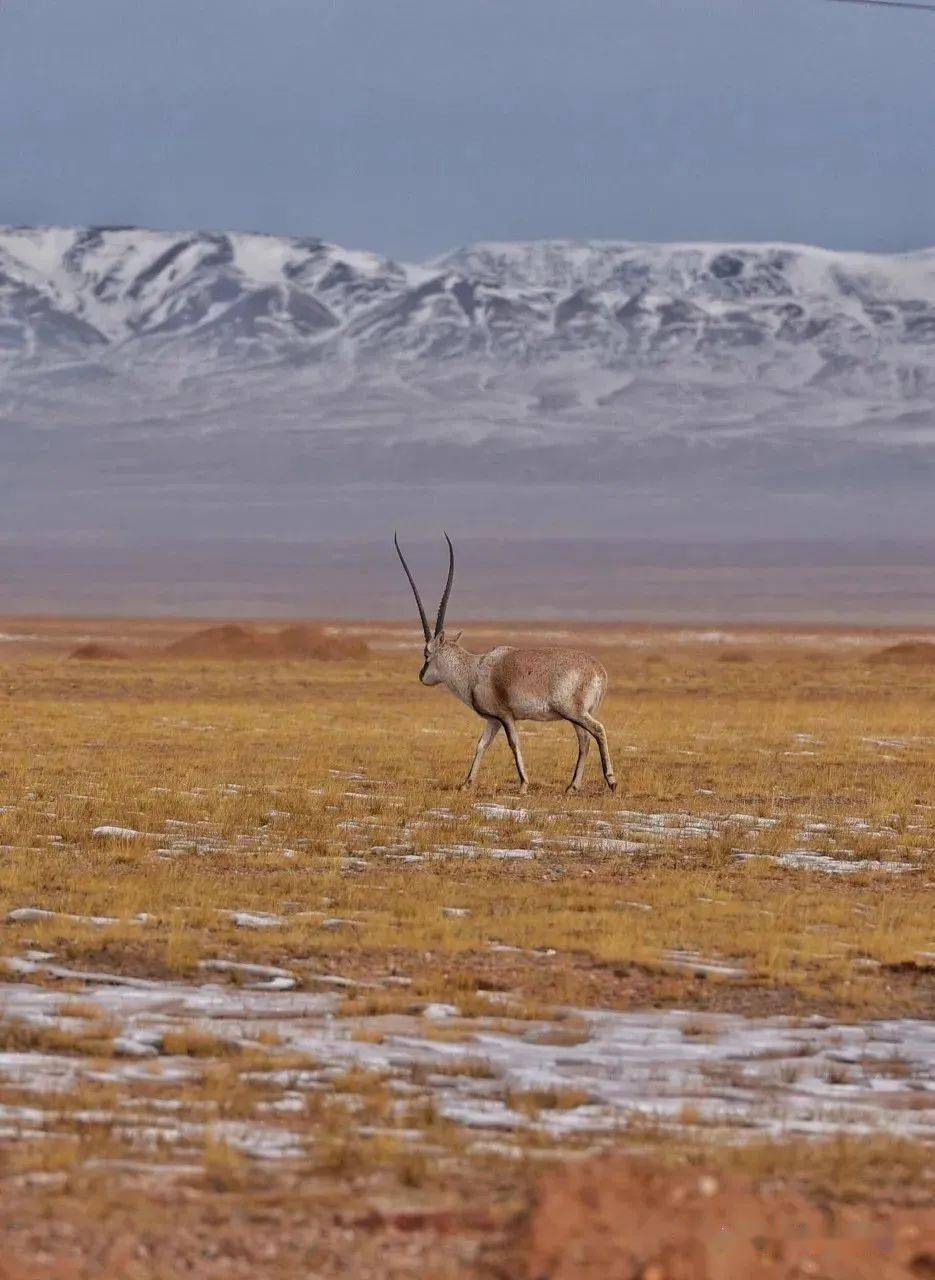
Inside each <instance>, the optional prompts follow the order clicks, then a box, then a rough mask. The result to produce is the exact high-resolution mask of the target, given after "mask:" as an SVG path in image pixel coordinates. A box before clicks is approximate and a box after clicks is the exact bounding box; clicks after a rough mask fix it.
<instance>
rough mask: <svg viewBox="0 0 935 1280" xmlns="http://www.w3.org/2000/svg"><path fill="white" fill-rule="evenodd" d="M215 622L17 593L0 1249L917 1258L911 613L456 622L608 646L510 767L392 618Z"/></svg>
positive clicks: (76, 1271)
mask: <svg viewBox="0 0 935 1280" xmlns="http://www.w3.org/2000/svg"><path fill="white" fill-rule="evenodd" d="M202 625H203V624H200V623H198V622H197V621H191V620H189V621H185V620H161V621H158V622H149V621H145V620H125V619H120V620H74V619H42V618H32V619H25V618H11V619H0V729H2V742H0V921H2V923H0V1186H2V1191H3V1194H2V1197H0V1235H2V1238H3V1240H4V1246H5V1247H4V1250H3V1254H2V1258H0V1276H5V1275H7V1276H10V1277H20V1276H23V1277H30V1278H32V1277H33V1276H36V1277H38V1276H43V1277H44V1276H54V1277H59V1276H60V1277H62V1278H63V1280H64V1277H69V1278H70V1277H72V1276H74V1277H79V1276H80V1277H84V1276H89V1277H90V1276H92V1275H93V1276H103V1277H108V1276H111V1275H113V1276H114V1277H118V1276H119V1277H123V1276H127V1277H131V1278H132V1277H137V1276H138V1277H140V1278H141V1280H144V1278H145V1280H149V1278H150V1277H153V1278H156V1277H162V1276H168V1275H170V1274H172V1275H176V1274H177V1273H178V1270H179V1268H180V1267H183V1266H184V1267H185V1268H187V1269H188V1270H189V1271H190V1272H191V1273H192V1275H193V1276H218V1277H220V1276H225V1277H227V1276H238V1275H241V1274H243V1275H251V1276H270V1277H278V1276H280V1275H283V1276H285V1275H290V1276H294V1275H297V1274H298V1275H304V1274H307V1275H310V1276H321V1277H331V1276H335V1277H336V1276H349V1277H351V1278H352V1280H356V1278H358V1277H360V1278H363V1277H368V1276H371V1275H372V1276H390V1277H397V1276H398V1277H409V1276H415V1275H417V1274H418V1275H419V1276H420V1277H423V1278H425V1277H428V1278H429V1280H432V1278H433V1277H436V1276H437V1277H439V1280H448V1278H449V1277H475V1276H477V1277H481V1276H490V1275H497V1276H505V1275H509V1276H514V1275H515V1276H516V1277H518V1278H519V1280H522V1278H524V1277H526V1276H527V1275H528V1276H529V1277H533V1276H537V1277H538V1276H540V1275H541V1276H550V1277H554V1278H555V1280H570V1278H571V1277H578V1276H580V1277H582V1280H583V1278H584V1277H590V1276H592V1275H593V1276H595V1277H597V1276H609V1277H615V1276H617V1275H620V1276H627V1277H629V1276H634V1277H637V1276H641V1277H643V1280H665V1278H666V1277H671V1280H678V1278H679V1277H685V1278H686V1280H688V1278H689V1277H691V1280H694V1278H695V1277H701V1276H709V1275H710V1276H711V1280H715V1277H717V1280H720V1278H721V1277H728V1276H730V1277H733V1276H737V1277H738V1278H739V1277H741V1276H742V1277H746V1276H747V1275H748V1274H762V1275H763V1276H764V1277H766V1276H773V1275H775V1276H777V1277H778V1276H786V1275H789V1276H792V1275H803V1276H804V1275H828V1276H834V1277H838V1276H840V1277H845V1276H862V1275H864V1274H869V1271H868V1270H867V1268H868V1267H869V1265H870V1263H869V1261H868V1260H869V1259H875V1258H876V1257H877V1255H876V1254H874V1249H876V1248H877V1244H878V1243H879V1241H880V1240H881V1239H883V1238H884V1237H885V1239H891V1240H897V1239H898V1241H901V1242H902V1243H900V1244H899V1247H898V1248H896V1246H895V1245H893V1246H892V1248H890V1249H889V1253H887V1252H886V1249H885V1248H884V1246H883V1245H880V1248H881V1249H883V1252H882V1253H879V1258H880V1261H879V1265H876V1264H875V1271H874V1274H875V1275H876V1276H882V1277H889V1276H892V1277H894V1280H895V1278H896V1277H902V1276H904V1275H906V1276H923V1277H924V1276H928V1275H933V1274H935V1263H932V1262H931V1261H926V1258H930V1246H929V1245H928V1244H925V1246H924V1247H923V1246H922V1245H918V1247H916V1244H914V1243H913V1241H916V1242H917V1241H919V1240H925V1241H927V1240H928V1238H929V1237H928V1236H927V1235H926V1234H925V1233H926V1232H930V1231H931V1222H930V1220H929V1219H927V1218H926V1217H924V1209H925V1206H926V1205H927V1204H931V1202H932V1195H933V1181H932V1177H933V1174H932V1170H933V1161H932V1159H931V1155H932V1147H933V1143H935V928H933V920H935V771H933V768H932V765H933V763H935V729H933V714H932V713H933V705H935V699H933V695H935V666H933V665H932V664H930V663H928V662H926V661H922V660H920V658H919V653H920V649H919V645H920V644H925V643H927V642H930V641H931V639H932V637H931V636H930V635H927V634H926V633H924V632H922V631H917V630H916V631H905V632H898V631H887V632H883V631H874V632H870V631H860V630H856V629H848V628H813V627H809V628H805V629H797V628H794V627H784V628H781V629H768V628H763V627H730V626H725V627H720V628H716V629H711V630H704V631H698V630H693V629H690V628H679V627H664V628H653V627H649V626H645V625H639V626H613V627H610V626H606V627H596V626H595V627H586V628H580V629H576V628H565V627H557V626H554V625H550V626H548V627H546V626H537V627H528V628H527V627H523V626H520V625H519V624H510V625H509V626H508V627H501V628H497V629H495V628H492V627H484V626H476V627H473V628H471V629H470V631H469V633H468V634H467V635H466V636H465V642H466V643H468V644H469V645H470V646H471V647H475V648H481V647H484V646H486V645H489V644H491V643H493V642H494V641H495V640H506V641H507V642H514V643H515V642H517V641H519V640H521V638H522V637H523V636H524V635H527V636H535V640H536V642H537V643H543V642H546V641H547V640H551V639H554V640H555V641H556V642H559V643H566V642H568V640H569V639H575V640H576V641H578V642H581V643H584V644H588V645H591V646H592V647H593V648H594V649H595V650H596V651H597V652H598V654H599V656H600V657H601V660H602V661H603V662H604V663H605V665H606V666H607V667H608V670H609V672H610V676H611V694H610V696H609V697H608V699H607V701H606V703H605V706H604V710H603V713H602V718H603V719H604V720H605V722H606V724H607V727H608V731H609V734H610V741H611V748H612V751H613V753H614V755H615V758H616V763H617V775H618V778H619V779H620V788H619V790H618V792H617V794H616V795H615V796H611V795H609V794H608V793H607V792H606V791H604V790H602V789H601V786H600V785H599V784H600V777H599V772H598V770H597V765H596V761H594V760H592V761H591V763H590V772H589V778H588V783H587V786H586V788H585V791H584V792H582V794H581V795H579V796H568V797H566V796H564V795H563V788H564V785H565V783H566V781H567V776H568V775H569V774H570V771H571V766H572V763H573V757H574V751H573V738H572V736H571V735H570V734H569V733H567V732H564V731H563V727H561V726H558V727H553V726H542V725H533V726H529V729H528V731H527V732H526V734H525V751H526V756H527V764H528V765H529V767H530V771H531V775H532V779H533V786H532V788H531V791H530V794H529V795H528V796H525V797H523V798H522V799H520V798H519V797H517V796H516V794H515V792H516V787H515V781H514V779H513V777H512V775H511V767H510V761H509V759H508V757H507V753H506V751H505V750H503V748H502V747H497V748H494V749H493V750H492V751H491V752H490V754H489V756H488V758H487V760H486V761H485V766H484V771H483V772H482V774H481V780H480V783H479V785H478V789H477V792H476V793H475V794H464V795H462V794H459V793H457V791H456V790H455V786H456V784H457V782H459V781H460V779H461V777H462V776H463V773H464V771H465V769H466V766H467V763H468V761H469V758H470V755H471V751H472V747H473V742H474V739H475V737H476V732H477V730H476V727H475V719H474V718H473V717H472V716H470V714H469V713H468V712H466V711H465V709H464V708H462V707H460V705H459V704H457V703H456V702H455V701H454V700H453V699H452V698H450V696H449V695H446V694H444V693H443V692H442V691H438V690H427V689H423V688H422V687H420V686H419V685H418V683H417V680H416V675H417V670H418V665H419V645H418V644H417V643H416V639H415V637H414V636H413V633H412V629H411V628H410V627H402V626H394V625H391V624H372V625H371V624H366V623H361V624H353V625H351V624H327V623H325V624H323V626H322V627H321V628H320V629H316V630H315V631H314V632H305V631H303V632H301V634H300V638H301V639H302V644H303V646H304V647H303V652H306V651H307V650H308V648H309V646H308V639H309V636H313V637H314V639H315V646H317V647H318V648H319V650H320V653H321V656H322V657H324V658H327V659H328V660H327V661H321V660H315V659H312V658H308V659H304V660H289V659H287V658H283V657H281V656H277V655H278V654H279V653H280V652H281V647H278V642H277V644H274V643H273V642H272V640H271V639H270V638H271V637H272V636H273V635H274V633H279V632H281V631H282V625H281V624H278V625H277V626H276V627H273V626H271V625H269V624H263V623H247V624H237V625H238V626H242V627H243V629H244V630H245V631H246V633H247V634H248V635H249V637H250V639H249V643H248V644H246V645H241V644H240V636H239V633H238V634H236V635H234V633H233V632H230V631H225V632H224V637H226V639H225V645H227V647H226V648H225V647H224V646H223V645H222V646H220V650H219V651H218V652H214V651H213V650H212V649H211V646H210V645H209V644H208V641H207V640H206V639H205V638H204V637H202V638H201V639H200V640H199V641H198V643H197V644H196V645H195V646H194V648H195V651H196V656H191V655H192V647H191V646H190V645H189V644H188V643H187V641H188V640H189V638H190V637H192V636H193V635H194V634H195V633H197V632H198V631H199V629H200V627H201V626H202ZM212 625H214V624H212ZM231 635H234V639H235V640H237V641H238V644H237V645H235V646H234V647H235V648H237V649H238V652H239V651H240V650H241V649H242V650H243V651H244V653H246V657H244V656H236V655H233V654H232V653H231V652H230V645H229V644H228V641H229V640H230V637H231ZM180 641H181V642H183V643H182V644H179V642H180ZM360 641H363V642H365V644H366V646H368V647H367V649H366V650H364V649H362V648H361V647H360V645H359V642H360ZM900 645H908V646H909V648H908V649H907V650H902V651H901V650H900V649H899V648H898V646H900ZM88 646H90V647H91V652H90V653H89V654H88V653H86V654H85V655H84V659H83V660H80V659H73V658H70V657H69V655H70V654H72V653H73V652H74V651H75V650H76V649H79V648H87V647H88ZM886 651H888V654H887V657H886V658H885V660H882V661H877V658H878V655H879V654H881V653H883V652H886ZM901 652H907V653H908V654H909V657H908V658H907V659H906V660H905V661H902V660H901V659H900V653H901ZM921 652H923V653H926V652H927V651H925V650H922V651H921ZM342 653H344V654H347V655H348V656H347V657H346V658H345V657H342V656H341V654H342ZM118 655H119V656H118ZM336 655H337V656H336ZM620 1152H624V1153H626V1154H627V1158H628V1159H629V1158H630V1157H631V1156H632V1155H634V1154H636V1155H638V1156H639V1157H640V1159H642V1160H643V1161H646V1160H649V1161H650V1166H648V1167H647V1166H645V1165H639V1166H637V1167H633V1166H631V1165H629V1164H627V1165H626V1166H622V1165H619V1164H612V1165H611V1166H606V1167H605V1165H604V1164H603V1162H604V1161H605V1160H608V1159H610V1160H614V1159H616V1158H618V1153H620ZM582 1161H583V1162H584V1163H581V1162H582ZM594 1162H597V1164H595V1163H594ZM592 1169H597V1170H598V1172H589V1170H592ZM704 1178H710V1179H714V1180H715V1181H716V1183H717V1190H716V1191H715V1192H711V1193H710V1194H709V1192H710V1188H711V1186H713V1185H714V1184H713V1183H711V1182H706V1183H704V1187H707V1188H708V1190H707V1191H705V1190H700V1191H699V1190H698V1188H699V1186H701V1185H702V1184H701V1183H699V1181H698V1180H699V1179H704ZM543 1179H544V1180H543ZM654 1179H661V1180H662V1181H660V1182H657V1181H654ZM672 1196H675V1197H676V1198H679V1197H681V1198H682V1199H681V1200H680V1201H679V1203H683V1202H684V1203H685V1204H690V1205H692V1206H694V1207H693V1208H692V1209H691V1214H693V1215H695V1216H694V1217H693V1218H692V1221H693V1222H694V1223H695V1225H694V1226H692V1227H691V1230H690V1231H689V1232H688V1236H686V1235H685V1233H684V1232H683V1233H682V1235H679V1236H677V1237H674V1236H672V1234H671V1232H669V1231H668V1226H667V1223H668V1220H669V1219H671V1218H672V1217H674V1216H676V1215H675V1214H674V1211H673V1212H667V1213H666V1212H663V1213H661V1216H660V1213H656V1216H653V1213H652V1212H650V1211H649V1208H647V1206H652V1205H656V1204H658V1203H663V1204H665V1203H668V1201H667V1197H672ZM734 1203H736V1204H737V1205H738V1206H741V1207H742V1210H743V1211H742V1213H741V1212H739V1210H738V1213H737V1214H736V1215H735V1217H736V1222H735V1224H734V1227H735V1228H736V1229H735V1230H734V1227H732V1230H734V1235H735V1236H736V1240H735V1244H736V1249H735V1251H734V1252H733V1253H723V1251H718V1250H716V1249H714V1248H713V1244H712V1242H714V1241H719V1240H721V1238H722V1235H723V1232H722V1227H723V1221H722V1219H723V1218H724V1215H725V1214H726V1213H727V1209H728V1208H729V1206H730V1205H731V1204H734ZM816 1205H821V1206H824V1208H822V1209H821V1211H820V1212H819V1210H818V1209H816V1208H815V1206H816ZM634 1206H635V1207H634ZM844 1208H847V1213H846V1214H845V1213H844ZM696 1211H697V1212H696ZM654 1212H655V1211H654ZM686 1212H688V1211H687V1210H686ZM628 1214H629V1216H628ZM816 1214H817V1215H818V1216H817V1217H816V1216H815V1215H816ZM719 1215H720V1216H719ZM764 1215H765V1217H764ZM829 1215H830V1216H829ZM842 1215H843V1216H842ZM881 1215H882V1216H881ZM907 1215H908V1216H907ZM683 1216H684V1215H683ZM728 1216H729V1215H728ZM763 1222H766V1223H767V1226H768V1230H767V1229H766V1227H763ZM803 1222H804V1223H806V1226H805V1227H802V1225H801V1224H802V1223H803ZM562 1223H565V1224H566V1225H565V1226H562V1225H561V1224H562ZM614 1224H616V1225H614ZM794 1224H798V1225H794ZM764 1232H765V1236H764ZM881 1232H882V1236H881ZM790 1233H791V1234H793V1235H796V1233H797V1237H801V1238H800V1239H799V1245H796V1247H795V1248H790V1249H785V1247H784V1246H783V1247H782V1248H780V1246H779V1245H778V1244H775V1241H777V1240H783V1239H785V1238H786V1236H787V1235H789V1234H790ZM868 1233H869V1235H868ZM887 1233H888V1234H887ZM870 1236H872V1237H873V1241H876V1242H877V1244H874V1243H872V1242H871V1244H868V1243H867V1240H868V1239H870ZM657 1237H658V1239H657ZM761 1237H763V1238H766V1237H768V1238H769V1239H770V1240H772V1241H774V1243H773V1244H771V1245H770V1246H769V1249H770V1250H771V1251H772V1252H770V1253H769V1257H768V1258H766V1257H765V1255H763V1249H762V1248H760V1246H759V1245H756V1244H755V1240H756V1239H760V1238H761ZM654 1240H655V1241H656V1245H658V1248H656V1245H654V1243H653V1242H654ZM803 1240H804V1241H806V1242H807V1245H808V1248H809V1249H811V1250H812V1252H811V1253H809V1254H808V1256H806V1254H805V1253H803V1252H802V1249H804V1248H805V1247H806V1246H805V1245H804V1244H802V1241H803ZM829 1240H832V1241H833V1242H834V1243H833V1244H829V1243H828V1241H829ZM563 1241H564V1243H563ZM751 1242H753V1243H751ZM906 1242H909V1243H906ZM904 1244H905V1248H904V1247H903V1245H904ZM637 1245H638V1247H637ZM910 1245H911V1247H910ZM800 1246H801V1247H800ZM732 1247H733V1246H732ZM887 1247H888V1248H889V1246H887ZM654 1248H656V1251H655V1252H653V1249H654ZM751 1249H754V1251H755V1252H756V1250H759V1253H756V1260H757V1261H756V1264H757V1266H759V1267H760V1268H761V1270H759V1271H751V1270H750V1267H751V1265H752V1263H751V1262H750V1259H751V1258H753V1257H754V1254H751V1253H750V1250H751ZM913 1249H914V1250H915V1252H913ZM608 1250H610V1252H609V1253H608ZM660 1250H661V1251H662V1252H660ZM666 1250H667V1251H668V1252H666ZM777 1250H778V1251H779V1252H778V1253H777ZM926 1250H929V1253H927V1252H926ZM706 1251H707V1252H706ZM657 1254H658V1256H657ZM715 1254H717V1255H718V1257H720V1258H721V1261H720V1262H717V1263H716V1264H715V1261H713V1258H714V1255H715ZM722 1254H723V1257H722ZM709 1255H710V1256H709ZM760 1255H763V1256H760ZM725 1257H729V1258H731V1259H733V1261H731V1262H730V1267H732V1268H733V1269H727V1270H725V1269H724V1268H725V1266H727V1263H725V1262H724V1261H723V1258H725ZM767 1263H768V1266H767ZM613 1266H616V1267H617V1270H613V1269H612V1267H613ZM926 1266H930V1267H931V1268H932V1269H930V1270H928V1271H926V1270H925V1267H926ZM717 1267H720V1268H721V1269H720V1270H718V1269H717ZM769 1267H772V1268H773V1269H772V1270H770V1269H769ZM809 1267H812V1269H811V1270H809ZM860 1267H864V1268H865V1269H864V1270H860V1269H859V1268H860ZM4 1268H5V1270H4ZM627 1268H629V1269H627ZM653 1268H656V1270H653ZM659 1268H661V1270H660V1269H659ZM763 1268H766V1269H763ZM783 1268H785V1269H783ZM796 1268H797V1270H796ZM815 1268H817V1269H815ZM886 1268H890V1270H887V1269H886ZM893 1268H895V1269H893Z"/></svg>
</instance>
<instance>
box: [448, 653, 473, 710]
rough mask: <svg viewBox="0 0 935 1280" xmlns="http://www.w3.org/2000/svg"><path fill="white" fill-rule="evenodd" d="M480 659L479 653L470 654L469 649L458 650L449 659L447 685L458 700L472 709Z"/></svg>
mask: <svg viewBox="0 0 935 1280" xmlns="http://www.w3.org/2000/svg"><path fill="white" fill-rule="evenodd" d="M480 658H481V655H480V654H479V653H468V651H467V649H458V650H457V652H456V653H452V654H451V655H450V657H449V673H448V678H447V679H446V681H445V684H446V685H447V686H448V688H449V689H450V690H451V692H452V693H453V694H454V695H455V697H456V698H460V699H461V701H462V702H464V703H466V704H467V705H468V706H469V707H471V708H473V706H474V703H473V701H472V698H471V694H472V691H473V689H474V685H475V683H476V681H477V666H478V663H479V662H480Z"/></svg>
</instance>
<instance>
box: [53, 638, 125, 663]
mask: <svg viewBox="0 0 935 1280" xmlns="http://www.w3.org/2000/svg"><path fill="white" fill-rule="evenodd" d="M68 656H69V658H77V659H78V660H79V661H80V662H112V661H113V660H114V659H115V658H125V657H126V656H127V655H126V654H125V653H124V652H123V650H122V649H116V648H114V646H113V645H109V644H99V643H98V642H97V641H94V640H92V641H91V642H90V643H89V644H79V645H78V648H77V649H72V651H71V653H70V654H69V655H68Z"/></svg>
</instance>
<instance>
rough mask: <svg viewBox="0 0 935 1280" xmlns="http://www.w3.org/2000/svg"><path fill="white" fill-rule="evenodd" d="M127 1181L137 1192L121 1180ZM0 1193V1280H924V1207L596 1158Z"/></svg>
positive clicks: (927, 1268) (930, 1229)
mask: <svg viewBox="0 0 935 1280" xmlns="http://www.w3.org/2000/svg"><path fill="white" fill-rule="evenodd" d="M131 1181H132V1180H131ZM275 1182H279V1179H272V1180H270V1182H269V1185H268V1186H267V1187H266V1188H265V1189H263V1190H260V1189H257V1190H254V1191H243V1192H231V1191H225V1190H222V1189H219V1188H215V1187H212V1186H211V1185H210V1183H209V1182H205V1183H204V1184H202V1185H200V1186H192V1185H182V1186H178V1185H177V1186H174V1187H173V1186H167V1185H163V1184H159V1183H157V1184H149V1185H147V1184H146V1183H145V1182H143V1183H139V1182H137V1184H136V1186H135V1187H128V1186H125V1187H124V1189H123V1190H122V1191H121V1192H120V1193H119V1195H118V1194H117V1193H116V1191H115V1190H114V1189H113V1188H110V1189H108V1184H107V1182H104V1183H99V1184H98V1185H96V1186H92V1185H88V1186H87V1187H85V1188H83V1189H82V1188H80V1187H76V1188H75V1189H73V1190H70V1191H63V1192H58V1193H53V1192H48V1191H45V1192H44V1191H42V1190H41V1189H38V1188H37V1189H33V1190H30V1189H28V1188H25V1187H22V1186H18V1187H16V1186H10V1185H9V1184H8V1183H5V1184H4V1186H3V1193H2V1195H0V1245H2V1248H0V1280H177V1278H178V1277H179V1276H180V1275H184V1276H185V1277H186V1278H187V1280H297V1278H298V1277H308V1280H808V1278H809V1277H815V1278H816V1280H933V1277H935V1208H932V1207H924V1208H918V1207H916V1208H894V1207H892V1206H891V1205H888V1204H886V1205H883V1204H880V1205H877V1204H872V1203H861V1204H840V1203H838V1204H828V1203H823V1204H818V1203H816V1202H815V1201H813V1200H809V1199H808V1198H806V1197H805V1196H804V1195H802V1194H800V1193H799V1192H797V1191H795V1190H791V1189H786V1188H783V1189H778V1190H777V1189H773V1190H763V1189H760V1188H757V1187H756V1186H755V1185H754V1184H752V1183H750V1182H748V1181H745V1180H742V1179H739V1178H736V1177H726V1176H723V1175H720V1174H713V1173H704V1172H699V1171H697V1170H695V1171H693V1172H685V1171H681V1172H678V1173H672V1172H666V1171H663V1170H662V1169H661V1168H660V1167H658V1166H652V1165H650V1164H648V1163H646V1162H643V1161H638V1160H632V1159H628V1158H605V1159H598V1160H593V1161H589V1162H586V1163H584V1164H581V1165H569V1166H564V1167H562V1168H559V1169H555V1170H553V1171H551V1172H549V1173H547V1174H546V1175H545V1176H544V1178H543V1179H542V1181H541V1183H540V1184H539V1186H538V1188H537V1189H534V1190H532V1191H529V1190H527V1189H526V1184H525V1175H524V1174H523V1173H522V1172H521V1171H519V1170H514V1171H513V1172H512V1173H511V1172H509V1171H508V1170H506V1169H501V1171H500V1173H499V1174H493V1173H492V1171H488V1172H487V1173H486V1174H484V1173H483V1172H482V1171H481V1170H479V1169H475V1171H474V1175H473V1177H472V1178H470V1179H468V1180H464V1179H461V1180H459V1181H457V1182H456V1183H451V1184H449V1185H448V1186H447V1187H442V1186H439V1187H436V1188H425V1189H422V1190H407V1189H406V1188H404V1187H401V1186H399V1185H398V1184H397V1185H396V1187H395V1190H393V1189H391V1187H390V1185H389V1183H388V1182H387V1179H386V1178H385V1177H383V1176H382V1175H380V1174H379V1173H375V1174H372V1175H363V1176H361V1177H356V1176H353V1175H352V1176H350V1177H348V1176H346V1175H341V1174H337V1175H335V1176H333V1177H331V1178H322V1177H321V1176H318V1177H317V1178H316V1177H312V1179H310V1180H309V1179H306V1178H302V1179H300V1180H299V1181H295V1180H290V1179H288V1178H287V1179H286V1180H285V1181H284V1182H281V1183H280V1185H278V1186H276V1185H274V1183H275Z"/></svg>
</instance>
